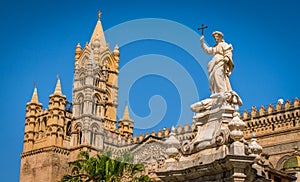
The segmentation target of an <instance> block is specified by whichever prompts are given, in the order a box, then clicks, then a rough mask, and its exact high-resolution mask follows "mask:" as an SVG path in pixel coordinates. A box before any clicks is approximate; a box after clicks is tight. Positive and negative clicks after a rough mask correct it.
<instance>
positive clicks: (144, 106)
mask: <svg viewBox="0 0 300 182" xmlns="http://www.w3.org/2000/svg"><path fill="white" fill-rule="evenodd" d="M299 7H300V3H298V1H296V0H286V1H279V0H272V1H271V0H268V1H267V0H263V1H258V0H252V1H238V0H228V1H224V0H215V1H201V0H199V1H196V0H194V1H192V0H191V1H183V0H178V1H171V0H165V1H158V0H151V1H146V0H145V1H140V0H139V1H138V0H136V1H133V0H127V1H121V0H119V1H116V0H107V1H94V0H90V1H78V0H73V1H68V0H66V1H58V0H53V1H21V0H19V1H17V0H12V1H7V2H5V3H2V5H1V7H0V15H1V16H0V17H1V34H0V38H1V39H0V40H1V44H0V50H1V55H2V56H1V64H2V70H1V73H0V77H1V81H2V89H1V100H2V104H1V105H0V109H1V114H2V119H1V124H2V127H1V128H0V138H1V144H2V145H3V146H2V150H1V151H0V155H1V156H2V165H1V167H0V171H1V179H3V181H18V179H19V163H20V153H21V151H22V147H23V143H22V142H23V131H24V118H25V105H26V103H27V102H28V101H29V100H30V98H31V95H32V91H33V82H36V84H37V87H38V93H39V100H40V101H41V102H42V103H43V105H44V107H47V103H48V97H49V95H50V94H51V93H52V92H53V90H54V87H55V83H56V75H57V74H59V76H60V78H61V82H62V89H63V93H64V94H65V95H67V98H68V100H71V96H72V94H71V93H72V80H73V63H74V62H73V61H74V50H75V46H76V44H77V43H78V42H80V43H81V45H84V44H85V42H87V41H89V39H90V36H91V34H92V31H93V29H94V26H95V24H96V21H97V11H98V10H99V9H100V10H101V11H102V13H103V14H102V18H101V20H102V24H103V27H104V30H109V29H111V28H113V27H116V26H117V25H119V24H121V23H124V22H128V21H130V20H136V19H144V18H156V19H159V20H162V19H164V20H170V21H172V22H173V23H174V22H177V23H178V25H179V28H180V27H181V28H182V27H185V28H187V29H189V31H195V32H194V33H197V28H198V27H199V26H201V24H202V23H204V24H207V25H208V26H209V28H208V29H207V30H206V32H205V35H206V37H205V40H206V41H207V43H208V44H210V45H213V39H212V37H211V35H210V34H211V33H212V31H214V30H221V31H222V32H223V33H224V34H225V37H224V38H225V40H226V41H227V42H229V43H231V44H232V45H233V48H234V52H233V56H234V62H235V69H234V71H233V73H232V75H231V83H232V86H233V89H234V90H235V91H236V92H238V94H239V95H240V96H241V97H242V99H243V102H244V105H243V106H242V107H241V108H240V109H241V110H244V109H250V108H251V106H252V105H255V106H257V107H259V106H261V105H268V104H270V103H276V102H277V100H278V99H279V98H283V99H284V100H286V99H290V100H293V99H294V98H295V97H299V93H300V92H299V91H300V84H299V82H298V80H299V76H298V75H299V73H298V71H299V66H300V63H299V58H298V54H297V53H298V52H299V50H298V49H299V42H300V41H299V40H300V37H299V35H298V33H299V32H300V25H299V22H300V21H299V20H300V15H299V14H298V12H299V10H300V8H299ZM166 25H168V24H167V23H166V24H160V25H158V26H152V27H147V26H133V27H132V28H133V29H135V30H137V31H138V32H151V31H153V32H160V30H164V32H163V31H162V33H161V36H167V37H168V36H170V35H171V34H172V33H174V32H175V33H176V32H178V31H179V29H177V28H176V27H175V28H170V26H169V25H168V26H166ZM168 28H169V29H168ZM165 30H168V32H165ZM189 31H186V32H189ZM121 33H122V35H118V36H120V37H121V38H122V37H127V36H130V33H131V32H121ZM111 35H113V33H112V34H111ZM172 35H173V34H172ZM176 35H177V34H176ZM188 35H195V34H193V32H189V34H188ZM188 35H187V36H186V35H185V34H181V33H180V34H178V37H177V36H176V38H177V40H182V42H183V43H184V42H187V43H189V42H191V43H190V44H189V46H190V47H191V48H195V49H198V50H199V52H200V54H202V53H201V51H202V50H201V48H200V45H198V44H197V42H198V40H196V39H195V40H194V39H193V40H190V39H189V38H190V37H189V36H188ZM199 37H200V36H199V35H198V37H197V36H196V38H197V39H199ZM173 38H174V37H173ZM112 39H114V38H113V37H109V38H107V41H108V42H109V40H112ZM116 41H117V42H118V40H116ZM184 45H185V44H184ZM110 46H111V47H113V46H114V44H110ZM197 46H198V47H197ZM185 48H186V47H183V46H182V45H179V44H172V43H170V42H166V41H163V40H156V39H152V40H149V39H145V40H139V41H132V42H131V43H128V44H126V45H124V46H122V47H120V52H121V59H120V68H125V66H126V65H130V64H128V63H130V62H131V61H132V60H135V59H137V58H139V57H140V56H146V58H147V56H149V55H150V57H148V58H151V56H153V55H160V56H162V57H155V56H154V58H157V59H155V60H151V59H150V60H148V59H144V60H143V61H144V62H145V64H146V66H144V67H143V65H145V64H142V67H141V68H140V69H141V70H144V71H147V70H149V69H150V67H148V66H147V64H149V65H150V66H152V65H154V67H153V69H155V68H157V70H160V71H161V70H164V68H165V69H166V73H165V75H164V76H165V77H164V76H161V75H159V74H158V72H155V71H154V72H153V71H152V72H149V74H148V75H146V76H143V77H141V78H140V79H138V80H137V81H136V82H135V84H134V85H132V87H131V88H130V92H129V95H128V97H127V98H120V103H119V104H120V112H123V108H124V103H125V101H126V100H128V102H129V104H130V113H131V115H133V116H136V118H142V119H143V118H144V119H145V118H147V117H148V118H151V116H150V115H151V114H152V113H151V110H152V111H153V113H154V114H155V112H158V113H159V112H162V110H163V111H164V109H165V113H164V114H165V115H164V116H163V118H162V120H161V121H159V122H158V124H156V125H153V127H145V128H146V129H145V130H141V129H140V130H135V132H136V133H140V132H145V131H150V132H151V131H152V130H158V129H159V128H162V127H164V126H168V127H170V126H171V125H178V124H184V123H187V122H190V120H189V117H191V116H192V113H191V112H190V111H189V109H188V108H189V105H190V104H192V103H193V102H196V101H197V100H195V99H196V96H195V95H193V94H189V93H190V92H189V91H190V88H189V86H190V82H189V80H188V77H185V76H186V75H181V74H180V73H181V72H180V70H181V71H182V70H183V72H182V73H183V74H187V73H188V75H190V78H192V82H193V84H194V85H195V88H196V91H197V94H199V98H205V97H208V96H209V94H210V93H209V90H208V81H207V78H206V74H205V70H203V68H202V67H201V66H200V65H199V62H197V60H199V59H200V61H202V63H206V62H207V60H209V57H207V56H206V57H205V56H204V57H203V58H202V57H201V58H199V57H198V58H196V59H195V58H194V57H193V56H192V55H190V54H189V52H187V51H186V50H185ZM166 57H168V58H170V59H172V61H170V60H168V59H166V61H165V63H166V64H164V63H163V62H159V61H162V60H164V59H165V58H166ZM142 58H145V57H142ZM132 62H133V61H132ZM168 63H172V66H174V65H175V68H178V69H179V68H184V69H179V70H176V71H175V72H172V70H171V72H170V73H169V71H170V69H169V68H168V67H165V66H167V64H168ZM175 63H177V64H175ZM133 68H135V67H133ZM136 70H139V69H136ZM177 71H178V72H177ZM167 72H168V74H167ZM151 73H152V74H151ZM122 76H123V78H126V74H125V73H123V75H122V72H121V73H120V77H122ZM178 78H181V79H178ZM171 80H175V82H172V81H171ZM120 81H121V80H120ZM123 81H126V79H125V80H124V79H123ZM122 84H123V83H120V85H122ZM185 86H186V87H185ZM122 89H124V88H120V92H126V91H124V90H122ZM191 93H193V92H191ZM152 96H154V97H152ZM151 98H152V101H153V102H150V107H149V100H151ZM162 98H163V99H162ZM182 99H184V101H182ZM186 100H188V101H186ZM185 101H186V102H185ZM160 106H165V108H164V109H161V107H160ZM183 108H184V109H183ZM182 109H183V111H184V113H183V115H184V117H183V118H180V116H181V114H182V112H183V111H182ZM185 110H186V112H185ZM158 115H159V114H158ZM136 118H134V119H136ZM142 119H141V120H142ZM136 122H140V121H136ZM149 122H150V121H149ZM142 125H143V126H150V125H148V124H144V123H142V124H141V123H140V126H142Z"/></svg>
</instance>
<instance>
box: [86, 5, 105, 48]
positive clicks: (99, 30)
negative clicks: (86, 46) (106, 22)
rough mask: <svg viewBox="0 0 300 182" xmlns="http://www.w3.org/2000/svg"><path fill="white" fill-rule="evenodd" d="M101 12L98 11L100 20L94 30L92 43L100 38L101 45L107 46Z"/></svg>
mask: <svg viewBox="0 0 300 182" xmlns="http://www.w3.org/2000/svg"><path fill="white" fill-rule="evenodd" d="M100 18H101V12H100V11H99V12H98V21H97V23H96V26H95V29H94V32H93V34H92V37H91V40H90V43H92V42H94V41H95V40H96V39H98V40H99V41H100V47H105V46H106V40H105V37H104V32H103V28H102V23H101V20H100Z"/></svg>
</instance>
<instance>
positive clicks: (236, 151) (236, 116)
mask: <svg viewBox="0 0 300 182" xmlns="http://www.w3.org/2000/svg"><path fill="white" fill-rule="evenodd" d="M245 127H246V124H245V122H244V121H243V120H241V116H240V113H238V112H234V113H233V119H232V120H231V121H230V122H229V123H228V128H229V130H230V138H231V139H233V141H234V142H233V143H232V144H231V145H230V150H229V151H230V154H232V155H245V145H244V143H242V142H241V139H242V138H243V137H244V132H243V131H244V129H245Z"/></svg>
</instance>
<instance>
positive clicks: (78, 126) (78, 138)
mask: <svg viewBox="0 0 300 182" xmlns="http://www.w3.org/2000/svg"><path fill="white" fill-rule="evenodd" d="M82 126H83V125H82V123H81V122H77V123H75V124H74V125H73V127H72V133H75V142H74V144H75V145H80V144H82V141H83V140H82Z"/></svg>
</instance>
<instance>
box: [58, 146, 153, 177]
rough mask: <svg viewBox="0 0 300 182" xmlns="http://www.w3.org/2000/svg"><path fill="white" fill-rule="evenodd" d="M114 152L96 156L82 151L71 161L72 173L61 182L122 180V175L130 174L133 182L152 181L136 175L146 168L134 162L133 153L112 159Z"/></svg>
mask: <svg viewBox="0 0 300 182" xmlns="http://www.w3.org/2000/svg"><path fill="white" fill-rule="evenodd" d="M111 157H112V152H110V151H105V152H104V153H103V154H98V155H96V156H95V157H90V156H89V153H88V152H85V151H82V152H80V153H79V155H78V160H76V161H74V162H72V163H71V167H72V170H71V173H72V175H68V174H67V175H65V176H63V178H62V179H61V182H121V179H122V177H124V176H126V175H127V177H128V176H129V177H130V178H131V179H132V181H133V182H152V181H153V180H152V179H151V178H150V177H149V176H146V175H142V176H136V174H138V173H139V172H142V171H143V170H144V165H143V164H133V163H132V162H133V154H132V153H130V152H127V153H125V154H123V155H122V156H119V157H117V158H115V159H112V158H111Z"/></svg>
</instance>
